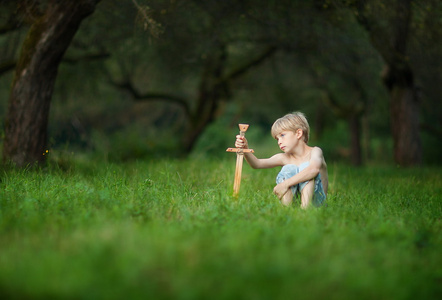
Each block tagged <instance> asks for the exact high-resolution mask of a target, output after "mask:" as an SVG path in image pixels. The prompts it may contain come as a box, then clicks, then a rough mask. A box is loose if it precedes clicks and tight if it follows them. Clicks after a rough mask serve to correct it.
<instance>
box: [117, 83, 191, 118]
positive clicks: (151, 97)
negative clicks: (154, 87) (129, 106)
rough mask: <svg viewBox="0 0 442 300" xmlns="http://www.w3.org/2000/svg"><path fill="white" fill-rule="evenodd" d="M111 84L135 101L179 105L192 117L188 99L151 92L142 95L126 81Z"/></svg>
mask: <svg viewBox="0 0 442 300" xmlns="http://www.w3.org/2000/svg"><path fill="white" fill-rule="evenodd" d="M111 84H112V85H114V86H115V87H117V88H119V89H122V90H125V91H127V92H129V94H130V95H131V96H132V98H133V99H134V100H135V101H159V100H162V101H165V102H169V103H173V104H177V105H179V106H181V107H182V108H183V110H184V113H185V114H186V115H187V116H190V115H191V113H190V108H189V104H188V102H187V100H186V98H183V97H180V96H176V95H171V94H167V93H153V92H149V93H145V94H141V93H140V92H139V91H138V90H137V89H136V88H135V87H134V86H133V84H132V83H131V82H130V81H124V82H120V83H119V82H115V81H113V80H111Z"/></svg>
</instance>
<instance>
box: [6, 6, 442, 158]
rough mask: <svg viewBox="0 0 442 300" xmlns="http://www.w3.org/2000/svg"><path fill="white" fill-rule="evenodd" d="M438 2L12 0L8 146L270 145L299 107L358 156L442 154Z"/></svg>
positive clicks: (315, 129) (24, 153) (330, 153)
mask: <svg viewBox="0 0 442 300" xmlns="http://www.w3.org/2000/svg"><path fill="white" fill-rule="evenodd" d="M441 41H442V1H440V0H420V1H418V0H414V1H412V0H392V1H381V0H310V1H306V0H302V1H301V0H274V1H273V0H265V1H262V0H254V1H251V0H244V1H242V0H136V1H135V0H101V1H99V0H78V1H51V0H47V1H44V0H41V1H37V0H13V1H11V0H0V99H1V101H0V122H1V123H2V124H3V126H2V139H1V143H2V145H1V146H2V148H3V154H2V155H3V160H4V161H9V160H12V161H13V162H15V163H16V164H17V165H22V166H23V165H26V164H28V163H32V162H34V161H39V162H43V163H44V161H45V159H46V157H47V155H44V154H46V150H49V151H50V152H49V153H53V154H52V155H54V156H57V157H58V159H60V160H62V159H63V157H64V156H69V155H71V153H76V154H79V153H88V154H91V153H93V154H96V155H100V156H102V157H105V158H107V159H109V160H112V161H125V160H131V159H154V158H158V157H162V156H169V157H176V156H180V157H189V155H190V156H196V157H199V156H205V155H209V156H216V157H221V156H226V155H229V154H226V153H225V148H226V147H231V146H233V143H234V136H235V135H236V133H237V132H238V128H237V124H238V123H240V122H243V123H248V124H250V129H249V131H248V132H247V136H248V137H249V140H250V145H251V146H252V147H253V148H255V151H256V150H259V151H258V152H257V154H258V156H264V155H270V154H272V153H275V152H276V151H278V148H277V145H276V143H275V142H274V140H273V139H272V137H271V136H270V127H271V125H272V123H273V121H274V120H275V119H276V118H278V117H281V116H282V115H284V114H286V113H288V112H291V111H296V110H300V111H303V112H304V113H306V115H307V117H308V119H309V122H310V126H311V129H312V134H311V142H310V144H311V145H318V146H320V147H321V148H323V150H324V153H325V156H326V159H327V160H328V161H330V162H331V161H344V162H348V163H351V164H353V165H363V164H373V163H396V164H399V165H421V164H422V163H424V164H437V165H440V163H441V162H442V156H441V155H440V150H441V140H442V129H441V128H442V127H441V122H442V121H441V120H442V118H441V117H442V108H441V101H440V95H441V85H442V81H441V71H442V65H441V64H442V59H441V54H442V43H441Z"/></svg>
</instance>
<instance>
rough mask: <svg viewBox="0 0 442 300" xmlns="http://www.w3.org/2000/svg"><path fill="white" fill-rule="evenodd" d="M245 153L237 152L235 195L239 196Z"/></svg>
mask: <svg viewBox="0 0 442 300" xmlns="http://www.w3.org/2000/svg"><path fill="white" fill-rule="evenodd" d="M243 159H244V154H243V153H236V169H235V181H234V183H233V196H235V197H237V196H238V194H239V187H240V186H241V174H242V164H243Z"/></svg>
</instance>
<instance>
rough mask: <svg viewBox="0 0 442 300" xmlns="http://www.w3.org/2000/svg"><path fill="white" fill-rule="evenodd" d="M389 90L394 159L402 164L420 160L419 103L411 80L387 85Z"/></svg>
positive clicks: (419, 161) (410, 163)
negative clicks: (405, 83) (406, 83)
mask: <svg viewBox="0 0 442 300" xmlns="http://www.w3.org/2000/svg"><path fill="white" fill-rule="evenodd" d="M387 86H389V91H390V99H391V102H390V115H391V128H392V134H393V141H394V159H395V161H396V162H397V163H398V164H400V165H403V166H411V165H418V164H420V163H421V162H422V145H421V139H420V134H419V104H418V102H417V99H416V95H415V92H414V87H413V85H412V82H410V83H409V84H408V85H403V84H400V83H398V82H395V83H393V84H391V83H390V84H389V85H387Z"/></svg>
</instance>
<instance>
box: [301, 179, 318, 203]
mask: <svg viewBox="0 0 442 300" xmlns="http://www.w3.org/2000/svg"><path fill="white" fill-rule="evenodd" d="M314 192H315V180H314V179H312V180H310V181H309V182H308V183H307V184H306V185H304V187H303V188H302V190H301V208H302V209H306V208H307V207H309V205H310V203H311V202H312V198H313V193H314Z"/></svg>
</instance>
